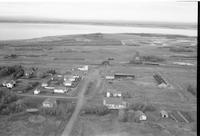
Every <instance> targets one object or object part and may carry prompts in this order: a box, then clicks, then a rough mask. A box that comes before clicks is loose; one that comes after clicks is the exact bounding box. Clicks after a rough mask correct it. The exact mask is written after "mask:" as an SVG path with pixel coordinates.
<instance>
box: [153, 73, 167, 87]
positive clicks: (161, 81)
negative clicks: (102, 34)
mask: <svg viewBox="0 0 200 136" xmlns="http://www.w3.org/2000/svg"><path fill="white" fill-rule="evenodd" d="M153 77H154V79H155V80H156V81H157V83H158V86H159V87H167V82H166V81H165V80H164V79H163V78H162V77H161V76H160V75H158V74H154V75H153Z"/></svg>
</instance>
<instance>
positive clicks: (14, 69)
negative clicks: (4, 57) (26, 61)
mask: <svg viewBox="0 0 200 136" xmlns="http://www.w3.org/2000/svg"><path fill="white" fill-rule="evenodd" d="M23 73H24V70H23V68H22V66H21V65H14V66H4V67H2V68H1V70H0V76H1V77H5V76H9V75H11V74H13V75H12V76H13V78H18V77H20V76H23Z"/></svg>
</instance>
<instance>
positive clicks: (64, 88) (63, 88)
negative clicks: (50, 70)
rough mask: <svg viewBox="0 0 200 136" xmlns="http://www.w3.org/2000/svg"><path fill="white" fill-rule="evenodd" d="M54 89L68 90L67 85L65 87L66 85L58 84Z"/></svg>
mask: <svg viewBox="0 0 200 136" xmlns="http://www.w3.org/2000/svg"><path fill="white" fill-rule="evenodd" d="M54 89H58V90H66V87H64V86H56V87H55V88H54Z"/></svg>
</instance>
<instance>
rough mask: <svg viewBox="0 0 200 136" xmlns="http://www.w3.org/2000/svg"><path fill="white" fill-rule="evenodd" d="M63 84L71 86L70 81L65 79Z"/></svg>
mask: <svg viewBox="0 0 200 136" xmlns="http://www.w3.org/2000/svg"><path fill="white" fill-rule="evenodd" d="M63 85H64V86H68V87H70V86H72V81H69V80H66V81H64V82H63Z"/></svg>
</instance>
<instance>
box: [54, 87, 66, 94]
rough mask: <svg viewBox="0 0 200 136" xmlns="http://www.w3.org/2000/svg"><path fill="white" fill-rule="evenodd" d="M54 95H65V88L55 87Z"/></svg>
mask: <svg viewBox="0 0 200 136" xmlns="http://www.w3.org/2000/svg"><path fill="white" fill-rule="evenodd" d="M54 93H67V88H66V87H63V86H59V87H55V88H54Z"/></svg>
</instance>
